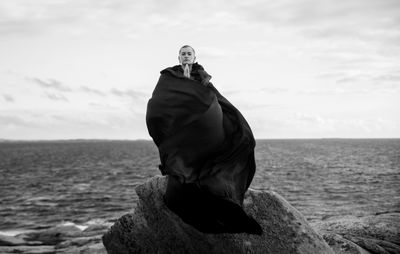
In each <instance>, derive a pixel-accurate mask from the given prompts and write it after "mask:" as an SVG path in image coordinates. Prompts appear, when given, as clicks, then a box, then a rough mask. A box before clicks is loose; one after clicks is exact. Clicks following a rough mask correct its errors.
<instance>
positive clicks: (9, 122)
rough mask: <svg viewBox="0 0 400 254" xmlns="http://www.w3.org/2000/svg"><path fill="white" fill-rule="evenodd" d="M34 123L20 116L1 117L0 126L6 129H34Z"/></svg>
mask: <svg viewBox="0 0 400 254" xmlns="http://www.w3.org/2000/svg"><path fill="white" fill-rule="evenodd" d="M32 125H33V123H31V122H28V121H26V120H24V119H22V118H20V117H18V116H8V115H0V126H5V127H16V126H25V127H32Z"/></svg>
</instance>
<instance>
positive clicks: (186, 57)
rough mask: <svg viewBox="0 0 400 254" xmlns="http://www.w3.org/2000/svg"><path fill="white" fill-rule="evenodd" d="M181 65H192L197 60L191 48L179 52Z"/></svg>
mask: <svg viewBox="0 0 400 254" xmlns="http://www.w3.org/2000/svg"><path fill="white" fill-rule="evenodd" d="M178 59H179V63H180V64H192V63H194V61H195V60H196V57H195V55H194V52H193V49H192V48H190V47H186V48H182V49H181V51H180V52H179V56H178Z"/></svg>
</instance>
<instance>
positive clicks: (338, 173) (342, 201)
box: [0, 139, 400, 231]
mask: <svg viewBox="0 0 400 254" xmlns="http://www.w3.org/2000/svg"><path fill="white" fill-rule="evenodd" d="M256 163H257V172H256V175H255V177H254V180H253V183H252V185H251V188H254V189H265V190H273V191H276V192H278V193H279V194H280V195H282V196H283V197H284V198H285V199H287V200H288V201H289V202H290V203H291V204H292V205H293V206H294V207H296V208H297V209H298V210H299V211H300V212H302V213H303V214H304V215H305V216H306V218H307V219H309V220H318V219H322V218H326V217H329V216H333V215H346V214H353V215H365V214H372V213H376V212H384V211H389V210H400V140H399V139H363V140H353V139H321V140H258V141H257V147H256ZM158 164H159V158H158V151H157V148H156V147H155V146H154V145H153V143H152V142H150V141H51V142H50V141H49V142H2V143H0V174H1V181H0V204H1V206H0V231H7V230H18V229H39V228H46V227H50V226H54V225H57V224H60V223H63V222H74V223H76V224H83V223H87V222H88V221H92V220H102V219H103V220H113V219H116V218H118V217H119V216H121V215H123V214H125V213H127V212H129V211H131V209H132V208H133V207H134V205H135V203H136V202H137V196H136V194H135V191H134V188H135V186H137V185H138V184H140V183H142V182H144V181H145V180H146V179H148V178H149V177H152V176H154V175H157V174H159V171H158Z"/></svg>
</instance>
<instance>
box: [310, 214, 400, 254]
mask: <svg viewBox="0 0 400 254" xmlns="http://www.w3.org/2000/svg"><path fill="white" fill-rule="evenodd" d="M312 226H313V227H314V228H315V229H316V230H317V232H319V233H320V234H321V235H323V238H324V239H325V240H326V242H327V243H328V244H329V245H330V246H331V248H332V249H333V250H334V251H335V253H337V254H353V253H354V254H369V253H374V254H375V253H376V254H397V253H400V212H387V213H381V214H375V215H369V216H365V217H355V216H344V217H343V216H342V217H331V218H329V219H327V220H323V221H318V222H314V223H313V224H312Z"/></svg>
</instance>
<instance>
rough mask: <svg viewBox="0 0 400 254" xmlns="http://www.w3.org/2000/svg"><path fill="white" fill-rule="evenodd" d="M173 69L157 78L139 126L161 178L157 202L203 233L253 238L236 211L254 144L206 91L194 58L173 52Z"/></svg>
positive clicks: (187, 50)
mask: <svg viewBox="0 0 400 254" xmlns="http://www.w3.org/2000/svg"><path fill="white" fill-rule="evenodd" d="M178 60H179V63H180V65H176V66H173V67H169V68H166V69H164V70H162V71H161V76H160V79H159V81H158V83H157V86H156V87H155V89H154V92H153V94H152V98H151V99H150V100H149V102H148V105H147V114H146V123H147V128H148V131H149V134H150V136H151V137H152V138H153V140H154V142H155V144H156V145H157V147H158V149H159V153H160V160H161V165H160V166H159V167H160V170H161V172H162V174H163V175H168V176H169V177H168V184H167V190H166V193H165V202H166V204H167V206H168V207H169V208H170V209H171V210H172V211H174V212H175V213H176V214H178V215H179V216H180V217H181V218H182V219H183V221H185V222H186V223H188V224H190V225H192V226H194V227H195V228H196V229H198V230H200V231H202V232H205V233H240V232H247V233H252V234H261V233H262V229H261V227H260V225H259V224H258V223H257V222H256V221H255V220H254V219H252V218H251V217H249V216H248V215H247V214H246V213H245V212H244V211H243V209H242V205H243V199H244V193H245V192H246V190H247V188H248V187H249V185H250V183H251V180H252V179H253V176H254V173H255V161H254V147H255V141H254V137H253V134H252V132H251V129H250V127H249V125H248V123H247V122H246V120H245V119H244V117H243V116H242V115H241V114H240V112H239V111H238V110H237V109H236V108H235V107H234V106H233V105H232V104H231V103H230V102H229V101H228V100H227V99H225V98H224V97H223V96H222V95H221V94H220V93H219V92H218V91H217V89H216V88H215V87H214V86H213V85H212V84H211V82H210V79H211V76H210V75H209V74H208V73H207V72H206V71H205V70H204V68H203V67H202V66H201V65H200V64H198V63H197V62H195V60H196V56H195V51H194V49H193V48H192V47H190V46H188V45H185V46H183V47H182V48H181V49H180V50H179V56H178Z"/></svg>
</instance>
